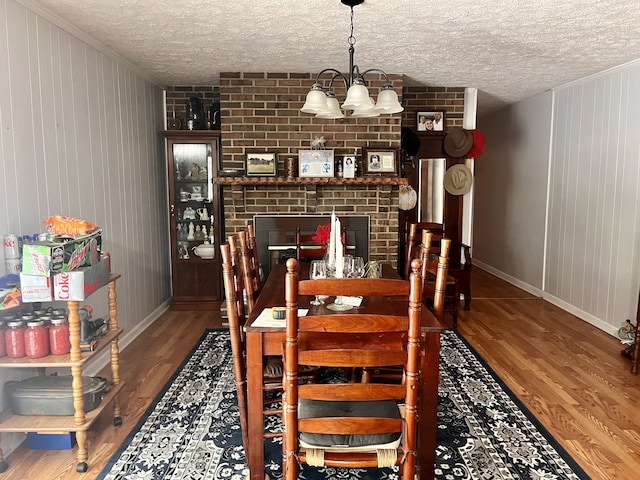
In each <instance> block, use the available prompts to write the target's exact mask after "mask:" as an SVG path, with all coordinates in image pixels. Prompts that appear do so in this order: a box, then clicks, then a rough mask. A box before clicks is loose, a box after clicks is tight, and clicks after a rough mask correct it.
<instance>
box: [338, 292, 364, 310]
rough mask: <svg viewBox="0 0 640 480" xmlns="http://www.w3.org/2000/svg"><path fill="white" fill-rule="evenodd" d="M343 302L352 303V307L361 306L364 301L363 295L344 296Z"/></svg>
mask: <svg viewBox="0 0 640 480" xmlns="http://www.w3.org/2000/svg"><path fill="white" fill-rule="evenodd" d="M342 303H346V304H347V305H351V306H352V307H356V308H357V307H359V306H360V304H361V303H362V297H345V296H344V295H343V296H342Z"/></svg>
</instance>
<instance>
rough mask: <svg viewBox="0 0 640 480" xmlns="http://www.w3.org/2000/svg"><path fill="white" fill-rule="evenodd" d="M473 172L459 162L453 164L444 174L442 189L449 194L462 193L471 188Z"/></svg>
mask: <svg viewBox="0 0 640 480" xmlns="http://www.w3.org/2000/svg"><path fill="white" fill-rule="evenodd" d="M471 185H473V173H471V170H469V167H467V166H466V165H463V164H461V163H459V164H457V165H453V166H452V167H451V168H449V170H447V173H445V174H444V189H445V190H446V191H447V192H449V193H450V194H451V195H464V194H465V193H467V192H468V191H469V190H471Z"/></svg>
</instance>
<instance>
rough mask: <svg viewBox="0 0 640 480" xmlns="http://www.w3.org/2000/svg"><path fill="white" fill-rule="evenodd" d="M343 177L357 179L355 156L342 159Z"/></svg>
mask: <svg viewBox="0 0 640 480" xmlns="http://www.w3.org/2000/svg"><path fill="white" fill-rule="evenodd" d="M342 177H343V178H356V157H355V156H354V155H348V156H345V157H342Z"/></svg>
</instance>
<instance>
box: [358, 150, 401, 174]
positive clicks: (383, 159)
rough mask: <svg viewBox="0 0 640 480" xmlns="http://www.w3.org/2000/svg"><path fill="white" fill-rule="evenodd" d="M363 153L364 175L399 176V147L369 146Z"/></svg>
mask: <svg viewBox="0 0 640 480" xmlns="http://www.w3.org/2000/svg"><path fill="white" fill-rule="evenodd" d="M362 151H363V154H362V166H363V172H364V175H366V176H370V177H375V176H379V177H380V176H382V177H397V176H398V149H397V148H367V147H365V148H364V149H363V150H362Z"/></svg>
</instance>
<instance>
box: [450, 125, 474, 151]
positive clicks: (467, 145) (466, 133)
mask: <svg viewBox="0 0 640 480" xmlns="http://www.w3.org/2000/svg"><path fill="white" fill-rule="evenodd" d="M472 146H473V135H472V134H471V131H470V130H465V129H464V128H460V127H457V128H453V129H451V130H450V131H449V133H447V136H446V137H444V150H445V152H447V154H448V155H449V156H450V157H464V156H465V155H466V154H467V152H469V150H471V147H472Z"/></svg>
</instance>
